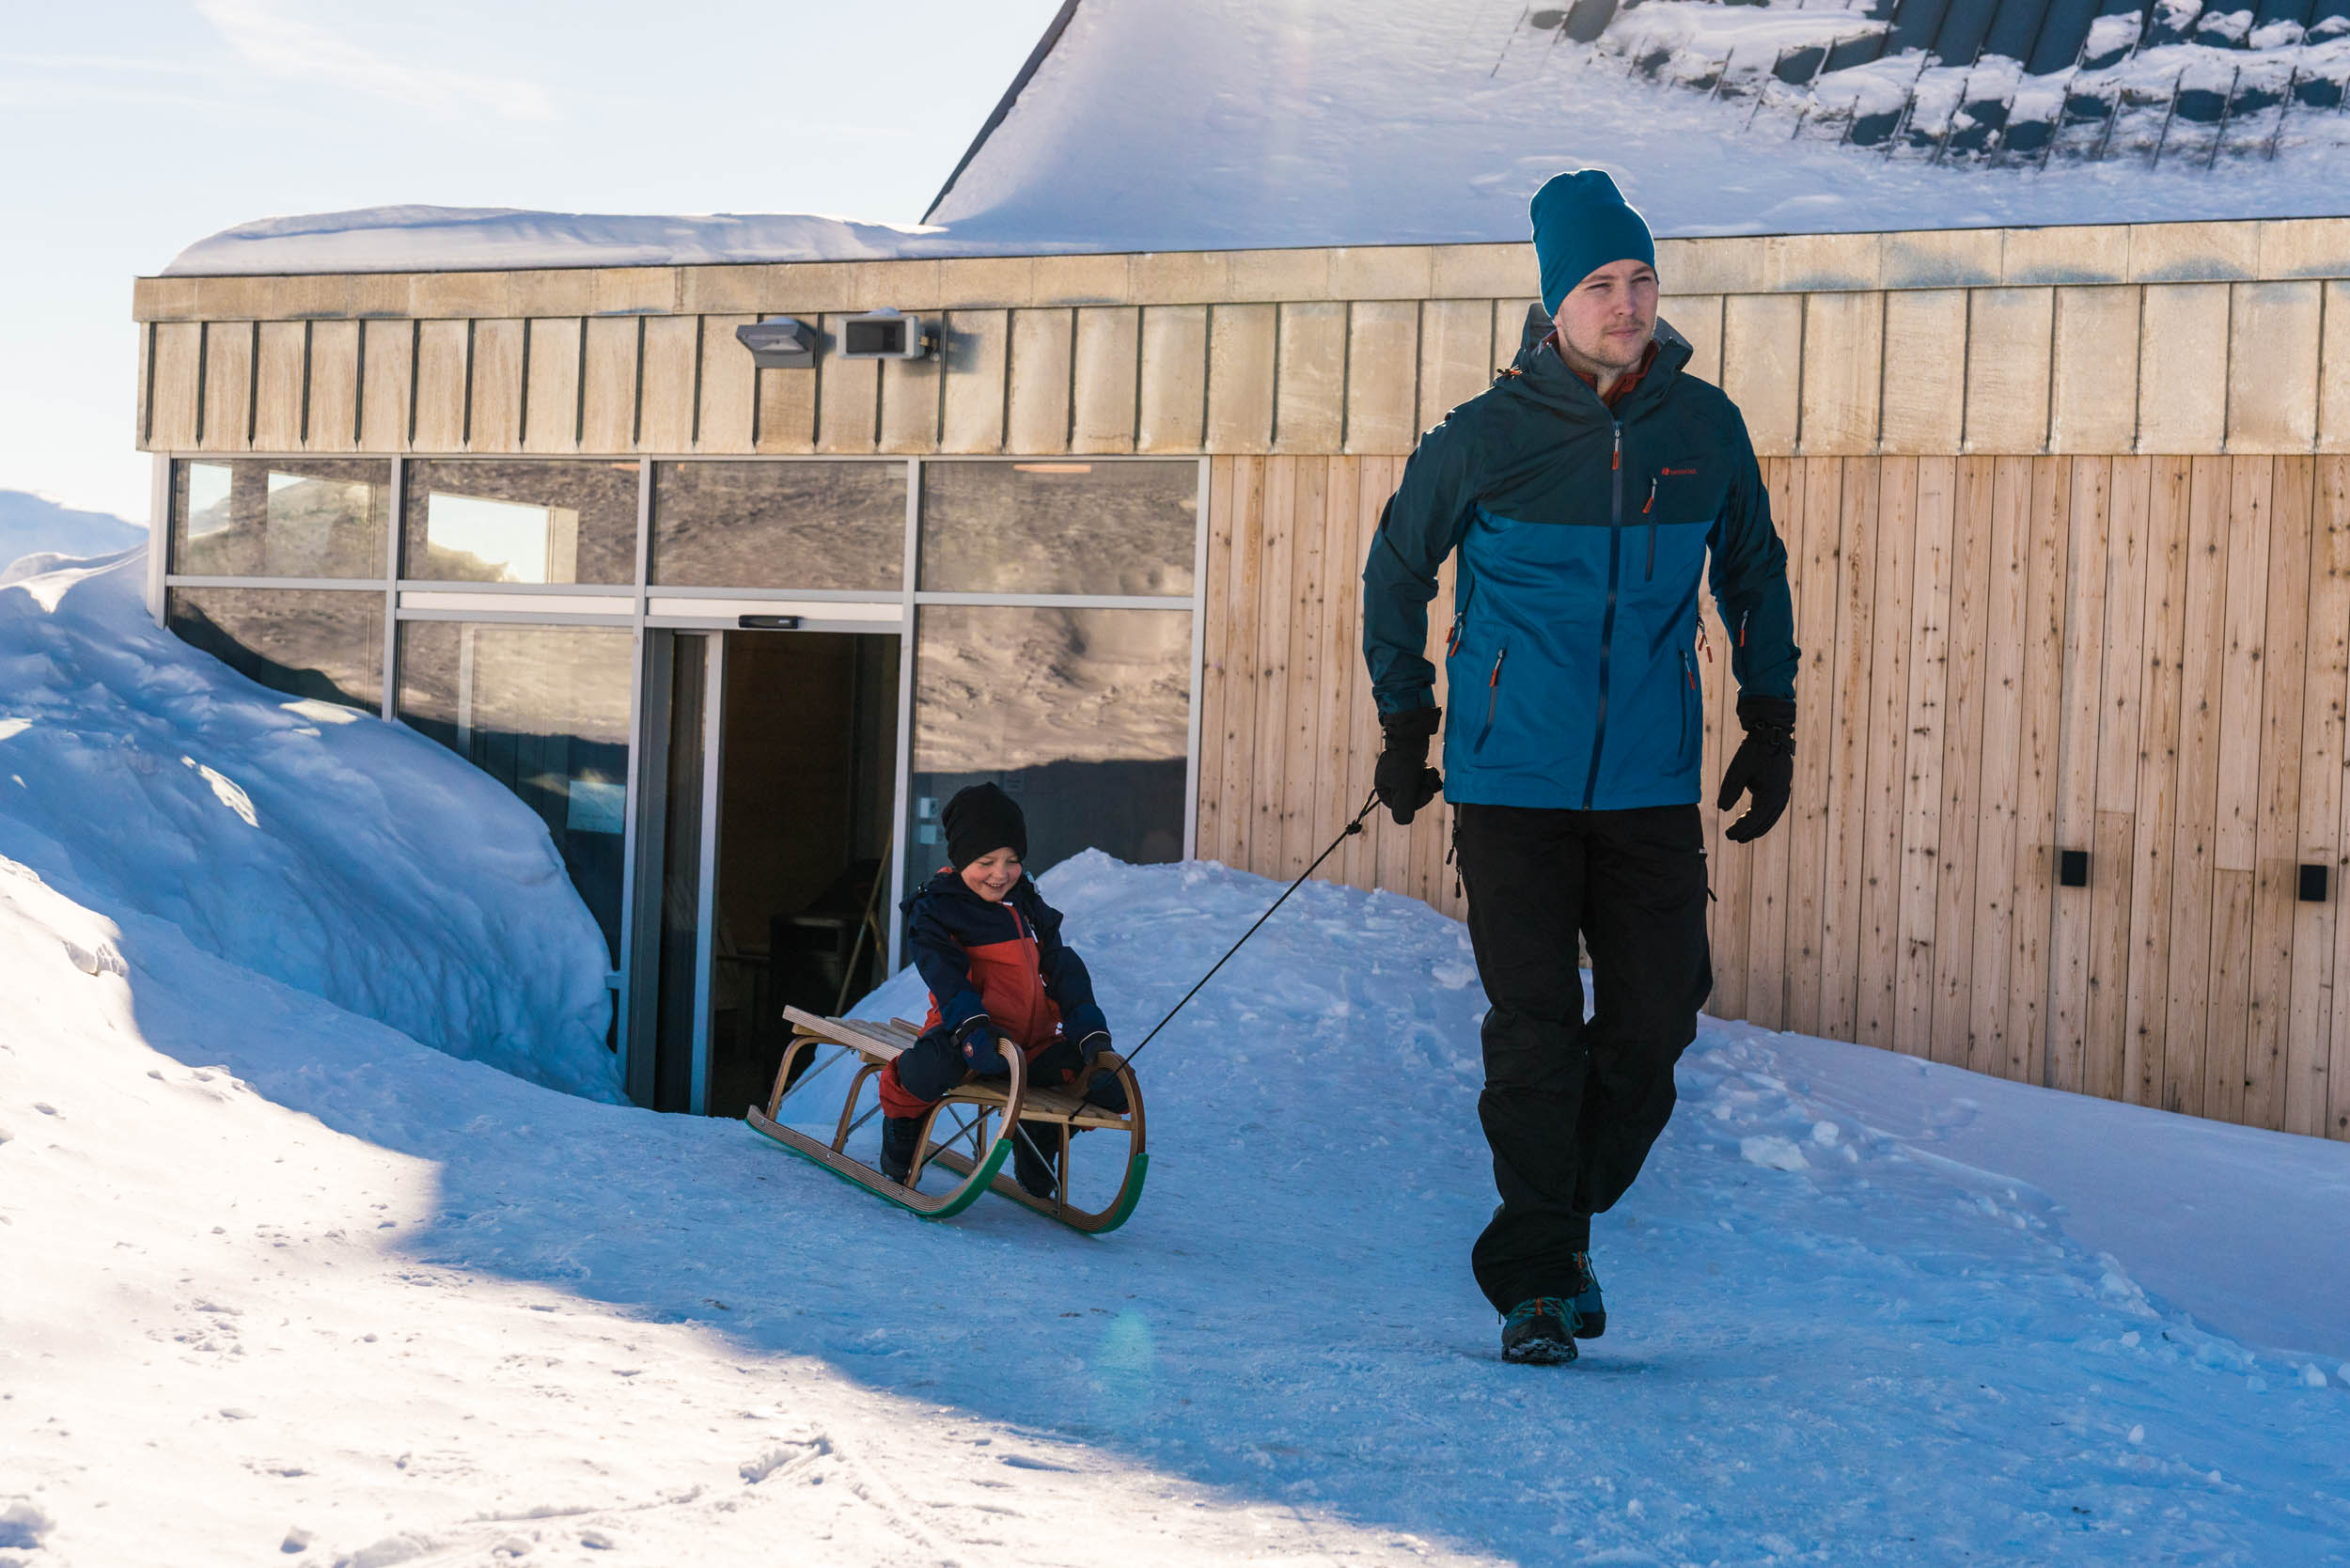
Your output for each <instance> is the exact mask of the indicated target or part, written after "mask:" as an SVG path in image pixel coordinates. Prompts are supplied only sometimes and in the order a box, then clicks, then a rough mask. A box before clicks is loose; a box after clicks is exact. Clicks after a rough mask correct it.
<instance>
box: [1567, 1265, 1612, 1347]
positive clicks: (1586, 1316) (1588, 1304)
mask: <svg viewBox="0 0 2350 1568" xmlns="http://www.w3.org/2000/svg"><path fill="white" fill-rule="evenodd" d="M1575 1268H1576V1270H1577V1271H1578V1272H1579V1273H1580V1274H1581V1275H1582V1288H1581V1289H1579V1290H1577V1291H1576V1292H1575V1295H1574V1296H1573V1298H1572V1299H1573V1301H1574V1304H1575V1338H1576V1339H1578V1340H1596V1339H1598V1338H1599V1337H1600V1336H1601V1335H1602V1334H1605V1333H1606V1332H1607V1303H1606V1299H1605V1298H1603V1297H1602V1296H1601V1295H1600V1294H1599V1276H1598V1275H1596V1274H1594V1273H1592V1272H1591V1255H1590V1253H1588V1252H1578V1253H1576V1254H1575Z"/></svg>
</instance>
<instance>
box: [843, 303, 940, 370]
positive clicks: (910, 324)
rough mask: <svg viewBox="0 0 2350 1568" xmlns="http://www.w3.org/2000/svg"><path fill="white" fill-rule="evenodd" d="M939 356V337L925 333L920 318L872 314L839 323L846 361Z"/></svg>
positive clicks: (879, 311) (896, 314) (883, 311)
mask: <svg viewBox="0 0 2350 1568" xmlns="http://www.w3.org/2000/svg"><path fill="white" fill-rule="evenodd" d="M937 352H938V335H937V334H936V333H934V332H927V331H925V330H923V326H922V318H921V317H919V316H901V315H900V314H898V312H896V311H895V310H869V311H867V312H866V313H865V314H864V315H862V316H852V317H850V318H849V319H848V320H846V321H842V322H841V323H840V357H841V358H843V359H921V358H924V357H926V356H928V355H930V354H933V353H937Z"/></svg>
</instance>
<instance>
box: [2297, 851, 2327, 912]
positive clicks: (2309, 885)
mask: <svg viewBox="0 0 2350 1568" xmlns="http://www.w3.org/2000/svg"><path fill="white" fill-rule="evenodd" d="M2300 894H2301V902H2303V903H2324V902H2326V866H2325V863H2324V862H2323V861H2313V862H2309V863H2306V864H2304V865H2303V866H2302V867H2301V886H2300Z"/></svg>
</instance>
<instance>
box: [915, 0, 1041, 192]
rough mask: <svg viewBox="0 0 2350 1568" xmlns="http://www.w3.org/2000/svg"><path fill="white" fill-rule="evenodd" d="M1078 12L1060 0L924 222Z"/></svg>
mask: <svg viewBox="0 0 2350 1568" xmlns="http://www.w3.org/2000/svg"><path fill="white" fill-rule="evenodd" d="M1076 14H1077V0H1061V8H1060V9H1059V10H1058V12H1056V13H1055V14H1054V16H1053V20H1052V21H1051V22H1049V23H1047V24H1045V28H1044V36H1043V37H1042V38H1041V39H1037V40H1036V47H1035V48H1034V49H1031V50H1029V51H1028V58H1027V61H1026V64H1024V65H1022V66H1021V68H1020V71H1019V74H1018V75H1016V76H1014V77H1013V78H1012V79H1011V86H1009V87H1007V88H1005V89H1004V96H1003V97H1002V98H1000V99H998V100H997V101H996V103H995V112H994V113H993V114H991V115H989V116H988V117H987V121H986V123H985V124H983V125H981V126H980V127H979V134H978V135H976V136H974V137H972V138H971V145H970V146H969V147H967V148H965V149H964V150H963V158H962V161H961V162H959V163H957V164H956V165H955V168H954V172H953V173H952V174H949V175H948V177H947V183H945V184H944V185H941V186H940V187H939V188H938V194H937V195H936V196H932V197H931V204H930V205H929V206H928V207H925V208H924V209H922V219H921V221H922V222H924V223H928V222H930V221H931V214H932V212H937V211H938V204H939V203H940V202H942V201H945V200H946V199H947V196H948V193H950V192H951V191H953V190H954V188H955V181H956V180H960V179H962V178H963V171H964V169H967V168H969V167H970V166H971V160H972V159H974V158H976V157H978V156H979V149H980V148H982V147H984V146H986V145H987V138H988V137H990V136H992V135H994V134H995V128H996V127H997V126H999V125H1001V124H1003V123H1004V117H1005V116H1007V115H1009V114H1011V106H1012V104H1013V103H1014V102H1016V101H1018V99H1019V97H1020V93H1021V89H1023V88H1025V87H1026V86H1027V85H1028V79H1029V78H1030V77H1032V76H1034V75H1035V74H1036V69H1037V67H1039V66H1041V65H1042V64H1043V63H1044V56H1045V55H1050V54H1051V53H1052V52H1053V46H1054V45H1055V44H1057V43H1058V42H1060V36H1061V34H1062V33H1063V32H1065V31H1067V29H1068V27H1069V19H1070V18H1071V17H1073V16H1075V15H1076Z"/></svg>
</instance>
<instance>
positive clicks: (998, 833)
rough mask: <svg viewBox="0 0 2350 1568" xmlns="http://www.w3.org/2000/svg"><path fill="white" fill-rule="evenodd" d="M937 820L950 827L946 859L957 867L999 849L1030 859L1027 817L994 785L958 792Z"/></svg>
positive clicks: (960, 867)
mask: <svg viewBox="0 0 2350 1568" xmlns="http://www.w3.org/2000/svg"><path fill="white" fill-rule="evenodd" d="M938 820H939V822H940V823H942V824H943V825H944V826H945V827H946V829H947V858H948V860H949V861H951V862H953V864H954V868H955V870H963V869H964V867H965V866H968V865H969V864H971V862H972V861H974V860H977V859H978V858H979V856H980V855H988V854H992V853H994V852H995V851H996V850H999V849H1009V850H1011V853H1012V854H1013V855H1017V856H1018V857H1019V858H1021V859H1023V860H1026V858H1028V819H1027V818H1026V817H1024V816H1022V815H1021V814H1020V806H1019V803H1018V802H1016V801H1014V800H1013V799H1012V798H1011V796H1010V795H1008V794H1006V793H1004V792H1003V791H1001V790H999V789H997V788H996V787H995V785H993V784H974V785H972V786H971V787H970V788H968V789H965V790H960V791H957V792H956V793H955V798H954V799H952V800H950V801H948V803H947V809H946V810H945V811H943V812H941V813H939V818H938Z"/></svg>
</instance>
